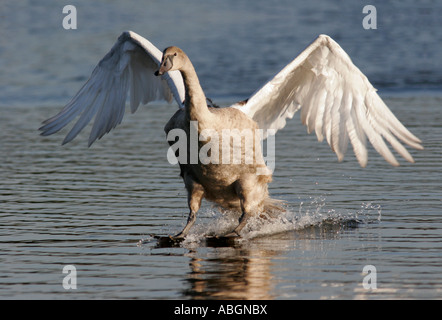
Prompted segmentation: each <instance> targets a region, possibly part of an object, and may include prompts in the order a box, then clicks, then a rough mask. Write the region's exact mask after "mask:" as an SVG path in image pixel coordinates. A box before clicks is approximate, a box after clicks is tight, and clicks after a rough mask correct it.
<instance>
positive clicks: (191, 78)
mask: <svg viewBox="0 0 442 320" xmlns="http://www.w3.org/2000/svg"><path fill="white" fill-rule="evenodd" d="M173 70H179V71H180V72H181V74H182V77H183V80H184V86H185V89H186V96H185V102H184V105H185V107H184V108H183V109H180V110H178V111H177V112H176V113H175V114H174V115H173V116H172V118H171V119H170V120H169V122H168V123H167V124H166V126H165V128H164V129H165V132H166V134H168V133H169V132H170V131H171V130H173V129H181V130H184V132H185V133H186V137H187V146H188V147H187V157H186V158H187V159H186V160H187V161H181V162H180V169H181V177H182V178H183V180H184V184H185V186H186V189H187V192H188V205H189V209H190V213H189V217H188V220H187V224H186V226H185V227H184V229H183V230H182V231H181V232H180V233H178V234H177V235H176V236H174V238H183V237H185V236H186V235H187V234H188V232H189V230H190V228H191V227H192V225H193V224H194V222H195V220H196V213H197V211H198V210H199V208H200V206H201V201H202V199H203V198H206V199H207V200H210V201H213V202H215V203H217V204H218V205H220V206H221V207H223V208H225V209H229V210H237V211H241V213H242V215H241V217H240V218H239V224H238V226H237V227H236V228H235V229H234V230H233V231H232V232H230V233H228V234H227V235H226V236H227V237H238V236H239V234H240V232H241V230H242V229H243V228H244V226H245V225H246V223H247V220H248V219H249V218H250V217H251V216H252V215H254V214H259V213H262V212H270V211H273V209H276V208H278V206H277V202H278V201H277V200H273V199H270V198H269V195H268V189H267V184H268V183H269V182H271V180H272V174H271V171H270V170H269V169H268V168H267V167H266V165H265V163H264V160H263V156H262V151H261V144H260V138H259V136H256V135H255V133H257V132H259V130H258V125H257V123H256V122H255V121H253V120H252V119H250V118H249V117H248V116H247V115H246V114H244V113H243V112H241V111H239V110H238V109H235V108H212V107H207V103H206V97H205V95H204V92H203V90H202V88H201V86H200V83H199V80H198V77H197V75H196V72H195V69H194V67H193V65H192V63H191V61H190V59H189V58H188V57H187V55H186V54H185V53H184V52H183V51H182V50H181V49H179V48H177V47H169V48H166V49H165V50H164V52H163V57H162V61H161V66H160V68H159V70H158V71H156V72H155V75H157V76H160V75H163V74H164V73H166V72H168V71H173ZM191 121H192V124H194V123H197V128H195V129H197V131H198V137H199V139H198V155H200V150H201V148H202V147H204V146H205V145H206V143H210V142H213V141H212V138H213V137H214V136H216V137H218V138H219V140H218V141H214V142H213V143H212V144H211V148H210V149H211V150H210V152H211V154H213V153H215V154H218V155H219V158H218V157H217V158H218V159H219V160H220V161H218V162H217V163H215V162H216V161H213V162H209V163H206V164H203V163H202V162H201V159H200V157H198V156H197V157H198V161H197V163H192V162H191V161H190V160H191V159H192V158H191V154H190V152H191V148H190V147H189V146H190V145H191V141H190V139H191V135H190V126H191ZM193 121H197V122H193ZM226 130H230V131H228V132H230V133H233V134H231V135H230V136H227V137H226V136H223V131H224V132H226ZM207 132H211V133H212V134H211V135H210V138H208V139H207V140H208V141H206V139H204V138H203V139H202V138H201V137H204V135H205V133H207ZM248 134H250V135H251V137H252V141H251V140H250V139H248V138H250V136H249V137H248V136H247V135H248ZM223 138H224V139H228V141H224V143H225V144H228V145H229V146H230V147H229V148H228V149H224V148H222V146H223ZM201 140H204V141H201ZM238 142H240V144H239V143H238ZM173 143H175V142H171V143H170V144H171V145H172V144H173ZM194 143H195V142H194ZM206 148H207V146H206ZM235 148H236V149H235ZM238 148H239V149H240V159H239V161H238V159H237V155H238V153H236V155H235V160H236V162H234V161H222V160H225V159H229V160H230V159H231V156H232V155H233V154H232V152H233V150H238ZM225 150H228V152H229V154H228V155H227V154H225V155H224V157H223V151H224V152H226V151H225ZM251 155H252V159H251V160H250V156H251ZM247 157H248V158H247ZM179 158H180V157H178V159H179ZM193 159H195V156H194V157H193ZM246 159H248V160H246ZM194 162H195V161H194ZM223 162H224V163H223Z"/></svg>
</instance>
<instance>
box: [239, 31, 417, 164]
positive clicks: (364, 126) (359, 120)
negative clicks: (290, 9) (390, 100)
mask: <svg viewBox="0 0 442 320" xmlns="http://www.w3.org/2000/svg"><path fill="white" fill-rule="evenodd" d="M232 107H234V108H237V109H239V110H242V111H243V112H244V113H246V114H247V115H248V116H250V117H251V118H252V119H254V120H255V121H256V122H257V123H258V126H259V127H260V128H261V129H264V137H266V133H265V132H266V131H267V129H273V130H272V131H271V132H273V133H274V132H276V131H277V130H279V129H281V128H283V127H284V126H285V125H286V120H287V119H291V118H292V117H293V115H294V114H295V112H296V111H298V110H300V116H301V121H302V123H303V124H304V125H306V126H307V130H308V132H309V133H310V132H312V131H315V132H316V135H317V138H318V140H319V141H322V140H323V139H324V137H325V138H326V140H327V142H328V144H329V145H330V146H331V148H332V150H333V151H334V152H335V153H336V155H337V156H338V160H339V161H342V159H343V157H344V153H345V151H346V149H347V145H348V142H350V143H351V144H352V146H353V150H354V152H355V155H356V158H357V159H358V161H359V163H360V165H361V166H363V167H364V166H365V165H366V164H367V158H368V156H367V147H366V140H367V139H368V141H370V143H371V144H372V145H373V147H374V148H375V149H376V151H378V152H379V153H380V154H381V155H382V156H383V157H384V158H385V160H386V161H388V162H389V163H391V164H392V165H395V166H397V165H399V163H398V162H397V160H396V159H395V157H394V155H393V154H392V153H391V151H390V150H389V148H388V147H387V145H386V143H385V141H384V140H386V141H388V142H389V143H390V144H391V145H392V147H393V148H394V149H395V150H396V151H397V152H398V153H399V154H400V155H401V156H403V157H404V158H405V159H406V160H408V161H410V162H413V158H412V157H411V155H410V154H409V153H408V151H407V150H406V149H405V148H404V147H403V145H402V144H401V143H400V142H399V141H398V140H397V138H398V139H399V140H401V141H402V142H403V143H405V144H408V145H409V146H411V147H414V148H416V149H422V146H421V141H420V140H419V139H418V138H417V137H416V136H414V135H413V134H412V133H410V132H409V131H408V130H407V129H406V128H405V127H404V126H403V125H402V124H401V123H400V121H399V120H398V119H397V118H396V117H395V116H394V115H393V113H392V112H391V111H390V109H389V108H388V107H387V106H386V105H385V103H384V102H383V101H382V99H381V98H380V97H379V95H378V94H377V93H376V89H375V88H374V87H373V86H372V85H371V83H370V82H369V81H368V79H367V77H366V76H365V75H364V74H363V73H362V72H361V71H360V70H359V69H358V68H357V67H356V66H355V65H354V64H353V63H352V61H351V59H350V57H349V56H348V55H347V54H346V53H345V52H344V50H343V49H342V48H341V47H340V46H339V45H338V44H337V43H336V42H335V41H334V40H333V39H331V38H330V37H329V36H326V35H320V36H319V37H318V38H317V39H316V40H315V41H314V42H313V43H312V44H310V45H309V46H308V47H307V48H306V49H305V50H304V51H303V52H302V53H301V54H300V55H299V56H298V57H296V58H295V59H294V60H293V61H292V62H291V63H290V64H288V65H287V66H286V67H285V68H284V69H282V70H281V71H280V72H279V73H278V74H277V75H276V76H275V77H274V78H273V79H271V80H270V81H269V82H267V83H266V84H265V85H264V86H263V87H261V88H260V89H259V90H257V91H256V92H255V93H254V94H253V95H252V96H251V97H250V98H249V99H248V100H247V101H246V102H242V103H237V104H235V105H233V106H232Z"/></svg>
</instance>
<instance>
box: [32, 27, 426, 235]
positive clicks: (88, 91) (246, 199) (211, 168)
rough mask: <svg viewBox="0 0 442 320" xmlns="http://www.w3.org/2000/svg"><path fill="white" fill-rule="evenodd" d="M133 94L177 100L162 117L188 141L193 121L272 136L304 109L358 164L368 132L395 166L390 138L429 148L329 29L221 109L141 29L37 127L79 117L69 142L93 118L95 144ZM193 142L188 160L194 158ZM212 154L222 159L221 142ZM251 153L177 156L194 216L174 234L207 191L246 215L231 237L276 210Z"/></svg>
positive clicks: (181, 62)
mask: <svg viewBox="0 0 442 320" xmlns="http://www.w3.org/2000/svg"><path fill="white" fill-rule="evenodd" d="M129 91H130V110H131V112H132V113H133V112H135V111H136V110H137V108H138V107H139V105H140V104H143V105H146V104H148V103H149V102H151V101H155V100H165V101H168V102H169V103H171V102H172V101H173V100H175V101H176V103H177V104H178V110H177V111H176V113H175V114H174V115H173V116H172V117H171V119H170V120H169V122H168V123H167V124H166V126H165V132H166V133H170V132H171V131H172V130H176V129H179V130H182V131H183V132H185V133H186V134H187V143H188V144H191V143H192V141H191V137H190V136H189V134H190V132H191V129H192V128H194V129H195V130H197V132H198V134H202V133H203V131H204V130H212V131H214V132H215V133H221V132H222V131H223V130H226V129H238V130H244V129H246V130H252V131H256V130H259V129H262V130H263V131H262V132H264V134H263V135H262V136H261V137H260V139H266V137H267V135H268V134H274V133H275V132H276V131H277V130H279V129H282V128H283V127H284V126H285V125H286V120H287V119H291V118H293V116H294V114H295V112H297V111H298V110H300V117H301V122H302V123H303V124H304V125H305V126H306V127H307V131H308V133H311V132H312V131H315V133H316V136H317V139H318V141H323V139H324V138H325V139H326V141H327V142H328V144H329V145H330V147H331V149H332V150H333V151H334V152H335V153H336V155H337V158H338V161H342V160H343V158H344V154H345V152H346V149H347V145H348V143H349V142H350V143H351V145H352V146H353V150H354V153H355V155H356V158H357V160H358V162H359V164H360V166H361V167H365V166H366V164H367V148H366V140H367V138H368V140H369V141H370V143H371V144H372V145H373V147H374V149H375V150H376V151H377V152H378V153H379V154H380V155H382V156H383V157H384V158H385V160H386V161H387V162H388V163H390V164H391V165H393V166H398V165H399V162H398V161H397V160H396V158H395V157H394V155H393V154H392V152H391V151H390V149H389V148H388V146H387V144H386V143H385V141H387V142H388V143H390V144H391V146H392V147H393V148H394V150H396V151H397V152H398V153H399V154H400V155H401V156H402V157H404V158H405V159H406V160H407V161H409V162H414V160H413V158H412V156H411V155H410V153H409V152H408V151H407V150H406V148H405V147H404V146H403V145H402V144H401V143H400V142H399V141H398V139H399V140H400V141H402V142H403V143H404V144H407V145H409V146H410V147H413V148H415V149H419V150H420V149H423V147H422V145H421V140H419V139H418V138H417V137H416V136H415V135H413V134H412V133H411V132H410V131H408V130H407V129H406V128H405V127H404V126H403V125H402V124H401V122H400V121H399V120H398V119H397V118H396V117H395V116H394V115H393V113H392V112H391V111H390V109H389V108H388V107H387V106H386V104H385V103H384V102H383V101H382V99H381V98H380V97H379V96H378V94H377V93H376V89H375V88H374V87H373V86H372V85H371V83H370V82H369V81H368V79H367V77H366V76H365V75H364V74H363V73H362V72H361V71H360V70H359V69H358V68H357V67H356V66H355V65H354V64H353V63H352V61H351V59H350V57H349V56H348V55H347V54H346V53H345V52H344V50H343V49H342V48H341V47H340V46H339V45H338V44H337V43H336V42H335V41H334V40H333V39H332V38H331V37H329V36H327V35H319V36H318V37H317V38H316V39H315V40H314V41H313V42H312V43H311V44H310V45H309V46H307V47H306V49H305V50H304V51H302V52H301V54H300V55H299V56H297V57H296V58H295V59H294V60H293V61H292V62H290V63H289V64H288V65H287V66H286V67H284V68H283V69H282V70H281V71H280V72H279V73H277V74H276V75H275V76H274V77H273V78H272V79H270V80H269V81H268V82H267V83H265V84H264V85H263V86H262V87H261V88H259V89H258V90H257V91H256V92H255V93H253V94H252V95H251V96H250V97H249V98H248V99H247V100H244V101H241V102H238V103H235V104H233V105H232V106H230V107H224V108H215V107H209V106H208V105H207V100H206V96H205V94H204V92H203V90H202V88H201V85H200V83H199V80H198V76H197V74H196V71H195V68H194V67H193V65H192V62H191V61H190V59H189V58H188V56H187V55H186V54H185V53H184V52H183V51H182V50H181V49H180V48H178V47H168V48H166V49H165V50H164V51H163V52H161V51H160V50H159V49H158V48H156V47H155V46H154V45H153V44H152V43H151V42H149V41H148V40H147V39H145V38H144V37H142V36H140V35H138V34H137V33H135V32H133V31H126V32H123V33H122V34H121V36H120V37H119V38H118V40H117V42H116V43H115V44H114V46H113V47H112V48H111V50H110V51H109V52H108V53H107V54H106V55H105V56H104V58H103V59H102V60H101V61H100V62H99V63H98V65H97V66H96V67H95V69H94V70H93V72H92V74H91V76H90V78H89V79H88V80H87V82H86V83H85V84H84V85H83V87H82V88H81V89H80V90H79V91H78V93H77V94H76V95H75V96H74V97H73V98H72V100H71V101H70V102H69V103H68V104H67V105H66V106H65V107H64V108H63V109H62V110H61V111H60V112H59V113H58V114H56V115H55V116H53V117H51V118H49V119H47V120H46V121H44V122H43V125H42V126H41V127H40V129H39V130H41V135H43V136H47V135H51V134H54V133H56V132H57V131H59V130H60V129H62V128H63V127H65V126H66V125H67V124H68V123H69V122H71V121H72V120H74V119H76V118H77V117H78V120H77V121H76V123H75V124H74V125H73V127H72V129H71V130H70V131H69V132H68V134H67V135H66V137H65V139H64V140H63V144H65V143H68V142H70V141H71V140H72V139H74V138H75V137H76V136H77V135H78V133H79V132H80V131H81V130H82V129H83V128H84V127H85V126H86V125H87V124H88V123H89V122H90V121H91V120H92V118H93V117H95V120H94V121H93V126H92V129H91V132H90V136H89V144H88V145H89V146H90V145H91V144H92V143H93V142H94V141H95V140H97V139H100V138H101V137H102V136H103V135H104V134H106V133H107V132H109V131H110V130H112V129H113V128H115V127H116V126H117V125H118V124H119V123H121V121H122V119H123V115H124V113H125V106H126V99H127V94H128V92H129ZM242 138H243V137H242ZM242 138H241V139H242ZM209 141H210V139H208V140H207V143H209ZM241 141H242V140H241ZM229 143H231V142H230V140H229ZM169 144H171V145H172V143H171V142H169ZM204 145H205V143H204V140H202V141H198V143H197V147H198V150H197V151H200V150H201V149H202V148H204ZM212 148H213V145H212ZM189 149H190V148H189ZM189 149H188V150H187V159H188V158H189V157H192V155H191V152H190V150H189ZM211 151H212V152H219V156H220V157H221V156H222V152H223V150H222V148H221V147H220V146H219V145H218V149H217V148H213V149H212V150H211ZM246 153H247V154H248V151H246V150H245V149H244V148H242V149H241V152H240V154H241V156H245V155H246ZM252 153H253V156H252V161H251V162H249V163H246V162H245V161H244V159H243V160H241V162H240V163H230V162H227V163H202V161H200V160H198V161H196V162H194V163H192V162H190V163H189V162H186V161H182V160H181V161H180V170H181V177H182V179H183V181H184V185H185V188H186V190H187V194H188V197H187V200H188V207H189V215H188V219H187V224H186V225H185V227H184V229H183V230H182V231H181V232H179V233H178V234H176V235H175V236H171V238H173V239H179V238H184V237H186V235H187V234H188V233H189V230H190V229H191V227H192V225H193V224H194V222H195V220H196V214H197V212H198V210H199V208H200V206H201V201H202V199H203V198H205V199H207V200H209V201H212V202H214V203H216V204H218V205H220V206H221V207H222V208H225V209H229V210H236V211H238V212H239V213H240V218H239V221H238V225H237V226H236V227H235V228H234V229H233V230H232V231H231V232H228V233H227V234H226V235H225V236H226V237H239V236H241V230H242V229H243V228H244V226H245V225H246V224H247V221H248V220H249V218H250V217H251V216H253V215H255V214H259V213H262V212H270V211H272V210H274V209H277V208H279V207H280V203H279V202H278V201H277V200H274V199H272V198H270V197H269V192H268V183H270V182H271V181H272V171H271V170H270V169H269V168H268V167H267V166H266V164H265V162H264V160H263V155H262V150H261V148H260V144H257V143H254V144H253V147H252ZM177 155H178V154H177ZM229 156H230V155H229ZM184 158H185V157H184ZM181 159H183V158H181Z"/></svg>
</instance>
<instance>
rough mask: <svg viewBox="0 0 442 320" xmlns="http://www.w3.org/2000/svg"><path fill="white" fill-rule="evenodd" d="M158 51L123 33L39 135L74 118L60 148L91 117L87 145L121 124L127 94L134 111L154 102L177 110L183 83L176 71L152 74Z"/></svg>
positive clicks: (60, 126) (45, 133)
mask: <svg viewBox="0 0 442 320" xmlns="http://www.w3.org/2000/svg"><path fill="white" fill-rule="evenodd" d="M161 58H162V52H161V51H160V50H158V49H157V48H156V47H155V46H154V45H153V44H152V43H150V42H149V41H148V40H146V39H145V38H143V37H142V36H140V35H138V34H136V33H135V32H132V31H128V32H123V33H122V34H121V36H120V37H119V38H118V40H117V42H116V43H115V45H114V46H113V47H112V49H111V50H110V51H109V53H108V54H106V56H105V57H104V58H103V59H102V60H101V61H100V62H99V63H98V65H97V66H96V67H95V69H94V71H93V72H92V75H91V76H90V78H89V79H88V80H87V82H86V83H85V84H84V86H83V87H82V88H81V89H80V91H79V92H78V93H77V94H76V95H75V96H74V98H73V99H72V100H71V101H70V102H69V103H68V104H67V105H66V106H65V107H64V109H63V110H61V111H60V113H58V114H57V115H55V116H53V117H52V118H49V119H48V120H46V121H44V122H43V126H42V127H41V128H40V130H41V131H42V133H41V134H42V135H45V136H46V135H50V134H53V133H55V132H57V131H59V130H60V129H61V128H63V127H64V126H66V125H67V124H68V123H69V122H71V121H72V120H73V119H75V118H76V117H77V116H78V115H80V114H81V115H80V117H79V119H78V121H77V122H76V123H75V125H74V126H73V127H72V129H71V131H70V132H69V133H68V134H67V136H66V138H65V139H64V141H63V144H65V143H67V142H69V141H71V140H72V139H74V138H75V137H76V136H77V134H78V133H79V132H80V131H81V130H82V129H83V128H84V127H85V126H86V125H87V124H88V123H89V121H91V119H92V118H93V117H94V116H95V120H94V124H93V127H92V130H91V133H90V136H89V146H90V145H91V144H92V143H93V142H94V141H95V140H96V139H97V138H98V139H99V138H101V137H102V136H103V135H104V134H106V133H107V132H109V131H110V130H111V129H113V128H115V127H116V126H117V125H118V124H120V123H121V120H122V119H123V115H124V111H125V105H126V98H127V92H128V91H129V90H130V107H131V111H132V112H135V111H136V110H137V108H138V106H139V105H140V103H143V104H147V103H148V102H150V101H154V100H166V101H168V102H171V101H172V98H175V100H176V101H177V103H178V106H179V107H183V101H184V96H185V91H184V84H183V78H182V76H181V74H180V73H179V71H172V72H169V73H166V74H164V75H163V76H162V77H156V76H155V75H154V72H155V71H156V70H157V69H158V66H159V65H160V63H161Z"/></svg>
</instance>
